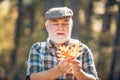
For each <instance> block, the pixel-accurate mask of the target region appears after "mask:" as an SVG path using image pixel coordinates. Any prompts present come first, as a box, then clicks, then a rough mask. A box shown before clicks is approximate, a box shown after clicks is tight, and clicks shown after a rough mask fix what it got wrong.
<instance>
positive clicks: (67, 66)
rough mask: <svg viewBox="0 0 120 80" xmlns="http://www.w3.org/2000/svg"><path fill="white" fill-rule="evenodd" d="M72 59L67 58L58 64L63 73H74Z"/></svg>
mask: <svg viewBox="0 0 120 80" xmlns="http://www.w3.org/2000/svg"><path fill="white" fill-rule="evenodd" d="M70 60H71V59H65V60H62V61H61V62H60V63H59V64H58V67H59V70H60V71H61V73H65V74H70V73H72V63H71V62H70Z"/></svg>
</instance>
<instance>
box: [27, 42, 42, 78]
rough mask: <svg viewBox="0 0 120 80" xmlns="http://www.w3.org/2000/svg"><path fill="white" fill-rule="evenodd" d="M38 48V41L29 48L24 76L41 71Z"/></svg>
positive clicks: (39, 47)
mask: <svg viewBox="0 0 120 80" xmlns="http://www.w3.org/2000/svg"><path fill="white" fill-rule="evenodd" d="M40 49H41V46H40V43H35V44H33V46H32V47H31V49H30V52H29V57H28V61H27V73H26V78H28V77H29V76H30V75H31V74H32V73H35V72H40V71H41V64H42V62H41V60H40ZM27 80H29V79H27Z"/></svg>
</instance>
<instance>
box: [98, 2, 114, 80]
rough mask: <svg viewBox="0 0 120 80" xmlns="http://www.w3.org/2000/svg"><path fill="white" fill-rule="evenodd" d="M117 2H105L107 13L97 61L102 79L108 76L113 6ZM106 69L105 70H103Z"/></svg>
mask: <svg viewBox="0 0 120 80" xmlns="http://www.w3.org/2000/svg"><path fill="white" fill-rule="evenodd" d="M114 4H115V1H114V0H107V1H106V2H105V13H104V14H103V25H102V31H101V34H100V37H99V54H98V56H99V57H98V62H97V68H98V72H99V77H100V78H102V80H106V78H107V77H105V76H104V75H106V76H108V75H107V74H108V67H107V66H108V59H107V56H108V54H106V53H107V51H109V46H110V44H111V41H112V35H111V32H110V27H111V21H112V16H113V14H112V10H111V8H112V7H113V5H114ZM106 59H107V60H106ZM103 69H104V71H103Z"/></svg>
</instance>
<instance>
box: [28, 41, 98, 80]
mask: <svg viewBox="0 0 120 80" xmlns="http://www.w3.org/2000/svg"><path fill="white" fill-rule="evenodd" d="M75 41H76V40H75V39H71V40H70V41H69V43H72V42H75ZM82 47H83V50H84V54H81V55H79V56H78V58H77V59H78V60H79V61H80V62H81V63H82V69H83V70H84V71H85V72H86V73H88V74H91V75H93V76H95V77H96V79H97V78H98V77H97V72H96V69H95V65H94V61H93V56H92V53H91V51H90V49H89V48H88V47H87V46H86V45H85V44H82ZM54 50H55V47H54V43H50V41H46V42H37V43H35V44H33V46H32V47H31V49H30V52H29V57H28V62H27V73H26V78H28V77H29V76H30V75H31V74H32V73H37V72H42V71H46V70H48V69H51V68H53V67H54V66H55V65H57V64H58V63H59V59H58V58H57V57H56V56H55V53H54ZM56 80H76V79H75V77H74V76H73V75H72V74H62V75H61V76H60V77H58V78H57V79H56Z"/></svg>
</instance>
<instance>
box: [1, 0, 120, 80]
mask: <svg viewBox="0 0 120 80" xmlns="http://www.w3.org/2000/svg"><path fill="white" fill-rule="evenodd" d="M58 6H67V7H69V8H71V9H72V10H73V12H74V16H73V21H74V25H73V31H72V38H75V39H79V40H80V41H81V42H83V43H85V44H87V45H88V46H89V47H90V49H91V50H92V52H93V56H94V60H95V65H96V68H97V72H98V76H99V78H100V80H120V63H119V61H120V0H0V80H24V77H25V73H26V62H27V58H28V54H29V50H30V48H31V46H32V44H33V43H35V42H39V41H45V40H46V38H47V32H46V30H45V25H44V23H45V18H44V13H45V11H46V10H48V9H49V8H51V7H58Z"/></svg>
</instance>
